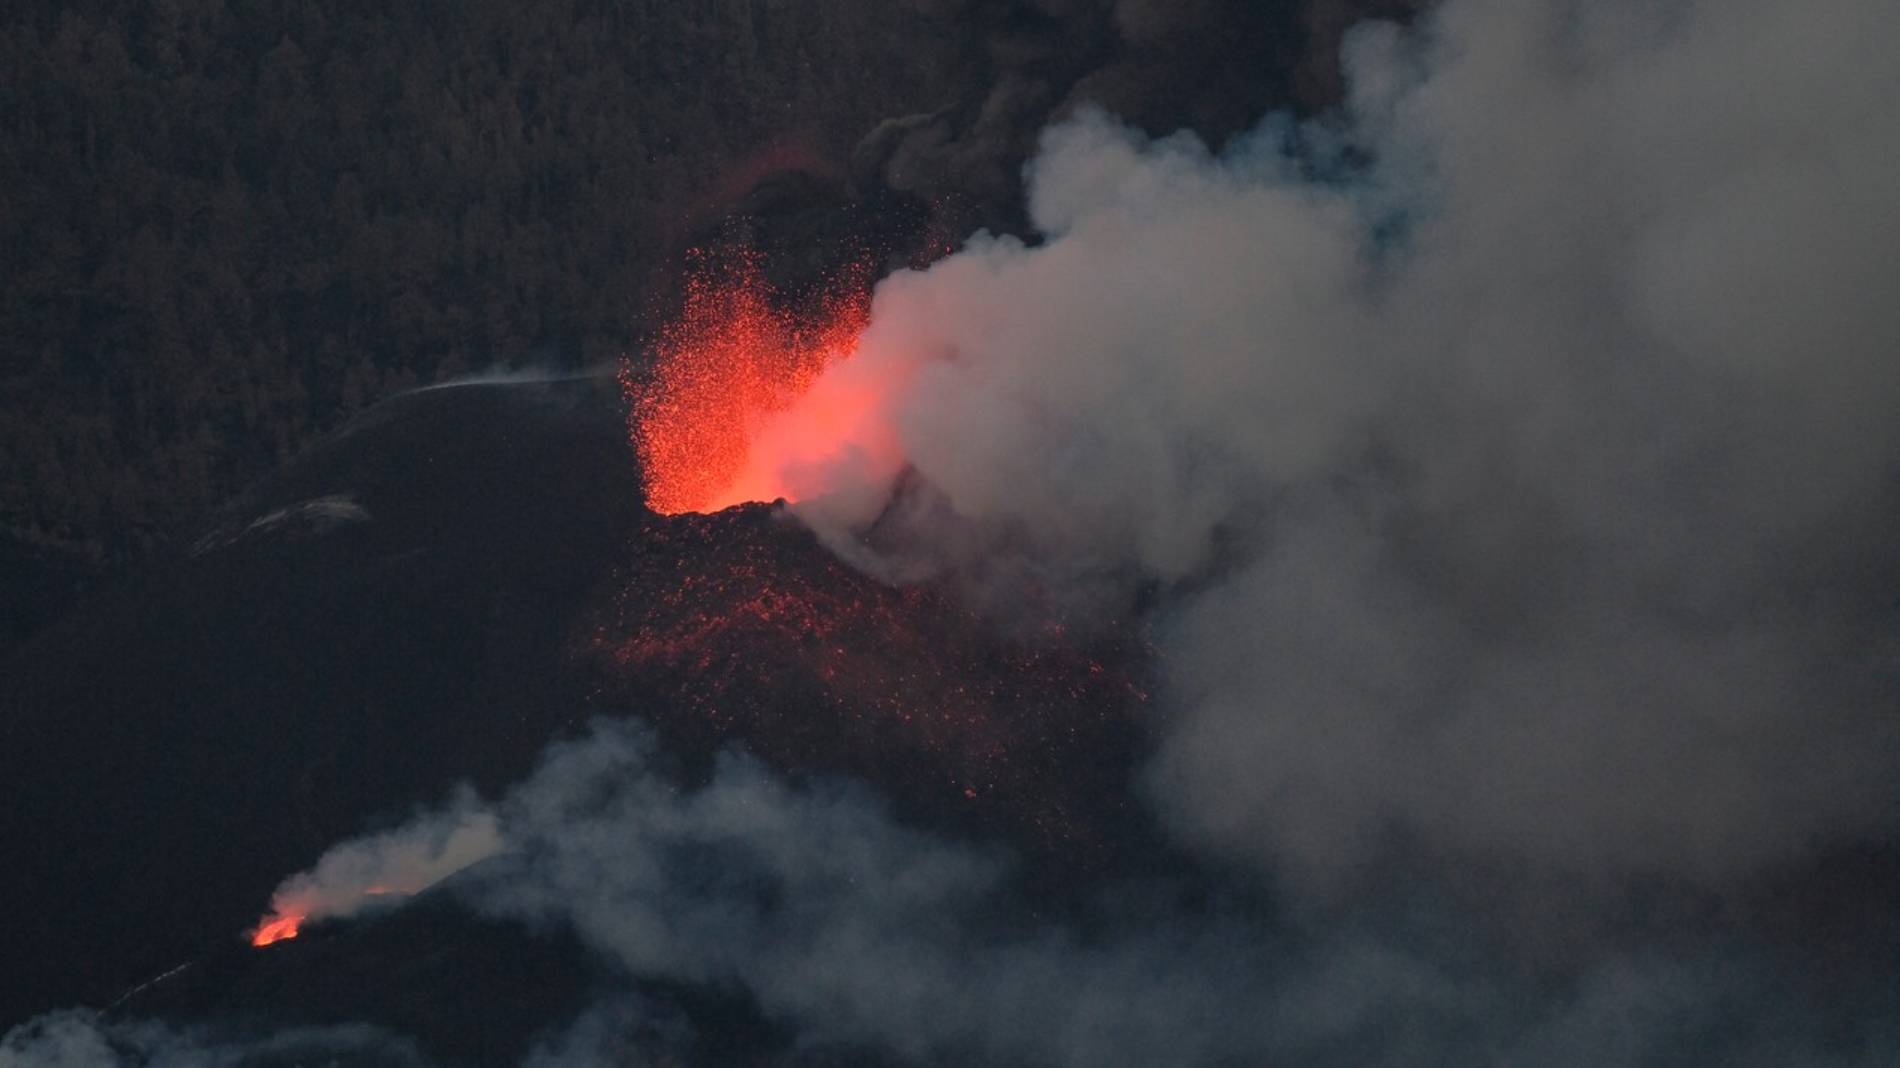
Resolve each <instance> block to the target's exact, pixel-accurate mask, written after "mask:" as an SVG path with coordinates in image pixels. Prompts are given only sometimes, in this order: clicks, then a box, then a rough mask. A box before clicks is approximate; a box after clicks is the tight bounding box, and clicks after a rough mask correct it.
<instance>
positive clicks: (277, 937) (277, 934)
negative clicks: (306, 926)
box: [251, 912, 304, 947]
mask: <svg viewBox="0 0 1900 1068" xmlns="http://www.w3.org/2000/svg"><path fill="white" fill-rule="evenodd" d="M303 920H304V917H303V913H301V912H287V913H280V914H278V915H275V916H271V917H269V918H268V919H266V920H265V921H264V922H263V923H260V924H258V925H257V930H255V931H252V932H251V945H254V946H258V947H263V946H268V945H270V944H272V943H273V942H288V941H290V940H291V939H293V938H295V937H297V929H298V928H300V927H302V926H303Z"/></svg>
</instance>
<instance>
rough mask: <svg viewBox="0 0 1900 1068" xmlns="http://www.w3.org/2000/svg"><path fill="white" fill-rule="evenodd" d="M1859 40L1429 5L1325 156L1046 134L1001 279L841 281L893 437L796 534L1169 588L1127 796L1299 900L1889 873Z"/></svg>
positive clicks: (1365, 88) (1305, 143)
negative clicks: (1159, 679) (1869, 839)
mask: <svg viewBox="0 0 1900 1068" xmlns="http://www.w3.org/2000/svg"><path fill="white" fill-rule="evenodd" d="M1896 39H1900V9H1897V8H1895V7H1893V6H1892V5H1887V4H1878V3H1872V2H1868V0H1823V2H1819V3H1813V4H1800V5H1793V4H1787V3H1781V2H1771V0H1744V2H1740V3H1729V4H1719V5H1718V4H1708V3H1671V4H1661V5H1658V4H1651V3H1636V2H1625V0H1612V2H1609V3H1596V4H1576V3H1567V2H1558V0H1540V2H1533V3H1521V2H1512V3H1504V2H1494V0H1453V2H1451V3H1448V4H1446V5H1445V6H1444V7H1443V8H1442V9H1439V10H1438V11H1436V12H1435V13H1434V14H1432V15H1431V16H1429V17H1427V18H1425V19H1424V20H1422V21H1421V23H1420V25H1419V26H1418V27H1417V28H1416V30H1415V31H1399V30H1396V29H1393V28H1390V27H1386V28H1380V27H1376V26H1375V27H1370V28H1364V29H1362V30H1360V31H1359V32H1357V33H1356V34H1355V35H1354V36H1353V37H1352V38H1351V41H1350V47H1349V50H1348V71H1349V73H1350V76H1351V84H1352V94H1351V107H1350V109H1349V112H1348V114H1347V116H1346V117H1345V118H1344V119H1343V120H1340V121H1335V122H1331V123H1328V124H1324V125H1313V126H1305V127H1301V126H1296V125H1293V124H1290V123H1286V122H1277V121H1269V122H1268V123H1266V124H1264V125H1263V126H1262V127H1260V128H1259V129H1258V130H1257V131H1256V132H1255V133H1253V134H1252V135H1251V136H1249V137H1247V138H1244V139H1241V140H1239V141H1237V142H1236V143H1234V144H1232V145H1230V146H1229V148H1228V149H1227V150H1226V151H1225V152H1224V153H1223V154H1221V155H1220V156H1218V157H1216V156H1214V155H1212V154H1210V153H1209V152H1208V151H1207V150H1205V149H1204V148H1203V147H1202V146H1201V144H1200V143H1199V142H1198V141H1197V140H1195V139H1194V138H1192V137H1191V136H1177V137H1174V138H1169V139H1166V140H1162V141H1149V140H1147V139H1145V138H1143V137H1141V136H1139V135H1136V134H1133V133H1131V132H1129V131H1127V130H1125V129H1123V128H1121V127H1120V126H1118V125H1117V124H1116V123H1115V122H1113V121H1111V120H1109V119H1106V118H1103V117H1099V116H1096V117H1084V118H1081V119H1079V120H1077V121H1073V122H1070V123H1068V124H1065V125H1063V126H1060V127H1057V128H1055V129H1053V130H1051V131H1050V132H1049V133H1048V134H1047V136H1046V137H1045V139H1044V145H1043V151H1042V153H1041V155H1040V156H1039V157H1038V158H1037V159H1036V160H1035V161H1034V163H1033V165H1032V169H1031V171H1030V182H1029V195H1030V211H1031V216H1032V219H1033V221H1034V223H1035V226H1036V227H1037V228H1038V229H1039V230H1040V231H1041V232H1042V233H1043V234H1044V235H1045V239H1044V240H1043V241H1042V242H1041V243H1039V244H1034V245H1025V244H1023V243H1021V242H1018V241H1016V240H1014V239H1009V238H1002V239H990V238H978V239H977V240H975V241H973V242H971V244H970V246H969V247H968V248H967V249H966V250H965V251H963V252H961V253H960V254H958V255H955V256H953V257H951V258H949V259H947V260H945V261H943V262H941V263H939V264H937V265H935V266H934V267H932V268H931V269H930V270H928V271H926V272H923V273H910V274H903V275H899V276H897V277H894V278H891V279H889V280H888V281H886V282H885V283H884V284H883V285H882V286H881V288H880V289H879V291H878V293H877V296H876V301H875V306H874V309H873V317H872V321H871V324H870V327H869V329H868V331H867V332H866V333H865V335H864V338H863V341H862V346H861V349H860V353H859V355H858V357H857V358H856V359H854V360H853V361H850V362H848V363H846V364H843V365H840V366H839V367H838V368H837V369H836V370H835V371H834V373H833V377H834V379H836V385H837V386H838V388H840V389H859V388H861V384H862V382H864V381H867V380H869V381H874V382H876V383H878V388H880V389H883V390H884V391H886V392H887V393H888V394H889V398H890V399H889V400H888V402H887V404H886V405H885V407H884V408H883V409H882V412H881V416H880V418H879V419H878V420H877V421H875V422H873V423H872V424H870V425H868V426H867V427H866V428H865V429H864V431H863V432H862V433H861V434H860V440H859V447H856V448H852V449H847V450H844V452H843V453H841V455H840V457H839V459H838V461H837V462H836V463H834V464H831V465H829V466H826V465H819V466H816V467H812V466H809V465H807V466H806V467H803V468H801V469H800V470H799V472H797V473H798V475H799V476H800V477H802V478H803V479H804V482H803V487H804V492H803V493H801V496H802V497H803V498H806V503H804V504H802V505H801V509H802V511H803V513H804V514H805V515H806V517H807V518H808V519H809V520H810V521H811V522H812V523H813V524H814V525H816V526H818V527H819V528H820V529H822V530H825V531H827V532H828V533H829V534H831V535H832V536H833V538H834V540H835V541H836V542H838V543H839V544H841V545H843V544H850V543H851V542H852V540H853V539H854V538H856V537H857V536H858V535H860V534H861V533H862V532H864V531H866V530H867V529H869V528H871V526H872V523H873V520H876V519H878V518H879V517H880V515H881V516H882V519H881V521H879V522H878V524H877V527H876V531H875V533H876V534H877V538H878V539H879V541H880V542H881V544H883V545H884V546H885V549H886V552H887V553H888V552H891V551H893V550H892V548H891V547H892V546H893V544H895V546H896V550H898V551H899V555H902V554H905V553H908V554H909V555H912V556H915V555H918V554H923V555H931V554H935V555H937V556H940V557H944V558H947V559H950V560H951V561H952V562H953V563H956V562H957V559H956V558H957V557H959V556H967V555H968V554H967V552H966V550H965V549H964V548H963V546H965V545H968V544H980V545H982V546H984V547H985V550H986V551H988V550H990V549H993V548H994V546H995V545H997V544H999V543H1001V542H1005V541H1006V542H1007V543H1008V544H1011V545H1013V546H1017V547H1018V548H1021V547H1024V546H1027V547H1028V548H1027V549H1026V551H1025V552H1024V555H1025V556H1026V557H1027V558H1028V560H1029V561H1030V562H1031V564H1032V565H1034V566H1037V567H1038V568H1039V569H1040V571H1041V573H1042V574H1043V575H1044V576H1045V577H1046V575H1047V574H1049V573H1057V574H1061V573H1069V574H1074V575H1097V576H1099V575H1103V574H1109V575H1116V574H1120V575H1134V576H1136V577H1138V578H1147V579H1150V580H1158V581H1159V582H1161V583H1162V584H1163V585H1164V587H1165V588H1167V589H1170V590H1172V591H1173V593H1172V595H1171V596H1169V597H1168V598H1167V600H1166V603H1167V604H1168V606H1169V607H1168V608H1167V610H1166V615H1165V635H1164V637H1165V638H1166V640H1165V642H1164V648H1165V650H1166V651H1167V652H1168V655H1169V662H1168V665H1167V667H1168V670H1169V672H1170V674H1171V677H1172V679H1173V682H1172V685H1171V687H1170V692H1169V693H1168V694H1167V695H1165V696H1168V697H1169V698H1170V699H1171V700H1170V701H1169V702H1168V704H1169V706H1170V707H1171V708H1172V709H1173V713H1172V716H1171V718H1170V719H1169V720H1168V721H1167V722H1166V723H1164V724H1162V725H1161V726H1162V730H1163V733H1164V741H1163V744H1162V748H1161V752H1160V754H1159V757H1158V759H1157V761H1156V762H1155V765H1154V768H1153V775H1152V780H1151V783H1152V787H1153V797H1154V800H1155V802H1156V804H1158V805H1159V806H1160V809H1161V811H1162V812H1163V813H1164V815H1165V816H1166V818H1167V819H1168V820H1169V821H1170V822H1171V824H1172V825H1173V826H1174V827H1176V828H1178V829H1179V830H1180V831H1181V832H1182V833H1183V834H1185V835H1186V836H1188V837H1189V838H1191V839H1193V840H1195V841H1198V842H1200V843H1203V844H1204V845H1206V846H1208V847H1210V848H1213V849H1216V850H1220V851H1223V852H1226V853H1230V854H1233V855H1237V856H1240V857H1243V858H1247V859H1249V860H1251V861H1253V862H1256V863H1257V864H1258V865H1260V866H1261V867H1262V868H1263V869H1265V870H1268V871H1273V872H1279V873H1285V874H1290V875H1293V876H1295V877H1296V878H1300V879H1302V880H1305V881H1308V882H1310V883H1312V884H1313V885H1316V886H1323V885H1329V884H1331V882H1332V881H1333V880H1334V879H1335V878H1336V877H1337V876H1339V875H1340V874H1342V873H1344V872H1348V871H1351V870H1353V869H1355V868H1356V867H1357V866H1359V865H1362V864H1363V863H1365V862H1367V861H1369V860H1371V859H1374V857H1375V856H1376V855H1377V854H1379V853H1381V852H1382V851H1385V850H1388V849H1391V848H1404V849H1413V850H1416V849H1423V850H1425V851H1427V852H1428V853H1430V854H1433V855H1442V854H1450V855H1458V856H1463V857H1468V858H1474V859H1482V858H1491V859H1494V860H1500V861H1506V862H1517V861H1521V860H1528V861H1530V862H1531V863H1532V864H1533V865H1534V866H1538V867H1546V868H1552V869H1560V870H1567V871H1574V872H1588V873H1596V874H1603V875H1608V876H1610V877H1617V876H1622V875H1634V874H1662V875H1687V876H1693V877H1695V878H1697V879H1704V880H1720V879H1723V878H1726V877H1729V876H1733V875H1736V874H1739V873H1744V872H1748V871H1752V870H1756V869H1758V868H1760V867H1762V866H1765V865H1772V864H1774V863H1776V862H1779V861H1784V860H1788V859H1790V858H1793V857H1796V856H1799V855H1801V854H1802V853H1803V851H1805V850H1807V849H1809V848H1810V847H1813V846H1815V845H1817V844H1823V845H1824V844H1827V843H1830V842H1840V841H1851V840H1855V839H1857V838H1860V837H1863V836H1868V835H1878V834H1881V833H1884V832H1886V831H1887V830H1889V829H1890V828H1891V825H1892V820H1893V816H1894V813H1895V805H1896V803H1900V775H1896V770H1900V768H1897V767H1896V765H1900V717H1895V716H1894V714H1893V710H1894V707H1895V682H1896V677H1897V675H1896V672H1897V670H1900V631H1897V630H1896V627H1895V617H1894V593H1895V589H1896V579H1900V569H1897V568H1896V563H1897V561H1896V558H1895V555H1894V554H1893V552H1892V551H1891V544H1890V541H1891V539H1890V532H1891V530H1892V529H1893V524H1894V522H1895V520H1896V519H1897V518H1900V510H1897V509H1896V494H1895V482H1894V473H1895V468H1894V460H1895V458H1896V433H1900V422H1897V421H1896V420H1895V419H1894V413H1895V412H1900V359H1897V358H1896V357H1897V356H1900V305H1897V304H1896V303H1895V302H1894V301H1893V300H1892V299H1891V294H1892V292H1893V289H1894V286H1895V284H1896V283H1897V282H1900V187H1896V186H1895V185H1894V183H1893V182H1892V181H1891V177H1890V176H1891V175H1892V174H1893V173H1894V171H1895V168H1896V166H1900V124H1895V123H1893V122H1891V121H1889V120H1888V117H1887V115H1886V110H1887V108H1888V106H1889V103H1890V101H1892V100H1893V99H1895V94H1896V92H1897V91H1900V68H1897V67H1895V65H1894V64H1892V63H1890V62H1887V61H1886V60H1885V59H1883V56H1882V49H1883V47H1884V42H1890V41H1893V40H1896ZM830 385H831V384H830V383H826V382H822V381H821V383H820V384H819V386H818V388H817V389H816V390H815V391H814V396H816V397H818V398H820V399H822V398H823V396H824V394H825V392H826V390H827V388H828V387H829V386H830ZM800 417H801V415H800V412H799V411H797V410H794V411H792V412H791V413H790V414H789V415H788V416H787V419H788V420H791V421H794V422H795V421H796V420H797V419H799V418H800ZM867 457H888V458H894V459H892V460H889V461H887V462H884V463H881V464H870V465H867V464H866V463H865V459H866V458H867ZM900 461H901V462H900ZM901 466H907V467H908V468H910V469H911V470H913V471H914V473H915V475H917V476H919V477H917V478H915V479H907V480H905V481H904V483H903V484H904V485H905V486H907V487H910V488H911V489H912V490H913V491H914V489H915V486H916V485H918V484H922V485H924V486H926V487H927V488H928V489H927V491H926V494H925V495H926V496H930V497H931V500H930V503H929V507H928V509H927V510H928V513H929V515H930V518H931V521H930V522H928V523H916V524H911V525H910V526H909V527H908V528H905V529H904V531H903V534H902V536H901V537H898V536H894V535H893V533H892V531H893V528H894V527H902V524H901V523H900V522H899V521H898V520H900V519H901V513H902V511H903V510H902V509H901V508H900V509H896V510H888V509H887V503H886V502H887V501H888V499H889V497H890V489H891V486H892V485H893V483H894V482H895V480H896V476H897V474H898V471H899V469H900V467H901ZM823 490H837V491H839V492H836V493H834V494H833V495H832V496H830V497H829V498H827V499H821V500H811V499H810V498H811V497H812V496H813V495H814V493H818V492H819V491H823ZM911 496H913V497H914V496H916V494H915V493H914V492H913V493H912V494H911ZM912 506H913V507H919V506H916V505H915V504H914V502H913V504H912ZM946 514H949V515H954V516H956V517H960V519H961V522H960V523H958V524H946V523H944V522H943V516H945V515H946ZM973 531H974V532H976V533H972V532H973ZM985 531H988V532H992V533H995V532H1007V537H1002V536H984V535H983V533H982V532H985ZM959 566H970V563H969V561H968V560H964V561H962V562H961V564H960V565H959ZM982 566H984V567H988V568H995V567H996V566H998V565H997V563H996V561H995V560H994V559H985V560H984V561H983V562H982Z"/></svg>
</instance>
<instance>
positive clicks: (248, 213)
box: [0, 0, 966, 561]
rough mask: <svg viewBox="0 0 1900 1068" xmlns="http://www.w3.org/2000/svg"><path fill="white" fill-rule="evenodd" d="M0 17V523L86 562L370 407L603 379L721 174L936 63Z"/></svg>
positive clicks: (863, 4) (658, 40)
mask: <svg viewBox="0 0 1900 1068" xmlns="http://www.w3.org/2000/svg"><path fill="white" fill-rule="evenodd" d="M7 10H8V13H7V14H6V15H5V16H4V17H3V21H0V392H3V393H4V396H5V401H6V403H5V405H4V412H0V466H3V467H4V469H5V470H6V472H7V477H6V478H5V479H4V480H0V530H4V532H5V535H6V536H7V538H8V539H10V540H13V541H16V542H26V543H29V544H36V545H39V546H41V547H42V548H46V549H57V550H63V551H67V552H76V553H78V554H79V555H82V556H84V557H88V558H91V559H93V560H94V561H109V560H113V559H124V558H127V557H130V556H136V555H138V554H139V553H140V552H141V551H142V550H143V549H145V548H148V547H150V546H151V545H153V544H155V543H156V542H158V541H159V540H161V539H163V538H165V537H166V536H167V535H168V533H170V532H171V531H172V530H173V528H174V526H175V524H176V523H177V522H178V521H180V520H181V518H183V517H185V516H188V515H190V514H192V513H193V512H195V511H196V510H198V509H200V508H202V507H203V506H204V505H205V504H206V503H207V502H210V501H212V500H214V499H217V498H219V497H221V496H223V495H227V494H229V493H231V492H232V491H234V490H235V489H237V488H239V487H241V486H242V485H243V484H245V483H246V482H248V481H249V480H251V479H253V478H256V477H257V476H259V475H260V474H261V473H262V472H264V471H266V470H268V469H270V467H272V466H273V465H274V464H276V463H277V462H279V461H281V460H282V459H283V458H284V457H285V456H287V455H288V454H289V453H291V452H292V451H294V450H295V449H297V448H298V447H299V446H300V445H301V444H303V443H305V442H307V441H309V440H310V439H311V437H312V436H313V434H315V433H317V432H319V431H321V430H323V429H324V428H326V427H329V426H333V425H335V424H336V423H338V422H339V421H341V420H342V419H344V418H347V416H348V415H349V414H350V413H351V412H353V411H355V410H358V409H359V408H360V407H361V406H363V405H364V404H365V403H367V402H369V401H371V400H374V399H375V398H377V397H379V396H382V395H385V394H387V393H389V392H391V391H393V390H396V389H400V388H402V387H405V386H409V385H413V384H416V383H423V382H429V381H435V380H440V379H442V378H445V377H448V376H452V375H456V374H461V373H466V372H470V371H477V370H485V369H489V368H497V367H522V366H533V367H557V368H558V367H573V366H577V365H583V364H591V363H594V362H597V361H601V360H603V359H609V358H612V357H613V356H615V355H616V354H617V353H618V352H620V351H621V350H622V349H623V348H624V347H625V346H627V345H628V344H630V343H631V342H632V340H633V339H634V338H635V336H636V335H637V334H638V332H639V329H640V325H641V324H640V322H639V320H640V318H641V316H642V314H643V313H644V312H645V311H646V310H647V309H646V308H645V307H644V306H643V303H642V302H643V297H642V284H643V282H644V280H645V279H646V277H647V276H648V275H650V274H651V273H652V272H653V271H654V270H655V268H656V267H657V266H658V265H659V264H660V263H661V262H662V260H663V259H664V257H666V256H667V255H668V254H669V251H670V250H671V248H672V245H673V244H674V243H676V241H677V240H678V238H679V237H680V235H681V234H682V233H684V232H685V231H686V230H687V229H688V228H689V227H690V226H691V225H692V224H693V223H694V222H695V215H696V213H704V212H705V211H707V210H710V208H711V207H713V206H714V205H713V203H712V201H713V199H715V198H717V197H718V196H721V195H728V196H729V195H731V192H729V191H724V190H722V189H721V188H720V186H721V183H722V182H728V181H730V178H729V176H730V175H731V174H732V173H733V172H734V171H735V169H738V168H741V167H742V165H744V164H745V162H746V161H747V160H748V159H751V158H756V157H758V156H759V155H760V154H761V153H763V154H765V155H766V156H768V157H772V158H774V159H776V160H779V161H784V160H791V161H793V162H795V163H797V164H799V165H801V166H805V167H814V168H824V167H834V168H837V169H838V170H840V171H841V170H842V168H843V164H844V162H845V160H846V159H847V157H848V155H849V150H850V148H851V146H852V145H853V144H854V143H855V141H856V140H857V139H858V138H859V137H861V136H862V135H863V134H864V132H865V131H866V130H868V129H869V128H870V127H871V126H873V125H874V124H875V123H876V121H877V120H878V119H880V118H882V117H884V116H888V115H892V114H902V113H905V112H909V111H914V110H922V109H930V108H934V107H938V106H940V104H941V98H943V97H945V96H947V95H949V94H950V92H951V90H950V89H949V87H948V83H949V81H950V79H951V78H952V77H953V76H963V74H964V73H965V70H964V68H965V66H966V65H965V64H962V63H960V61H959V48H961V47H962V45H961V44H960V43H959V42H958V41H956V40H954V39H952V37H951V36H950V35H948V34H946V33H945V32H944V28H943V27H942V26H940V25H931V24H926V23H923V22H921V21H919V20H918V19H917V17H916V16H914V15H913V14H910V13H909V12H908V10H907V9H906V8H905V6H904V5H901V4H891V3H886V2H883V0H828V2H823V3H793V4H785V3H777V2H770V0H722V2H717V3H691V4H682V3H678V2H675V0H550V2H546V3H532V4H523V3H519V2H516V0H422V2H416V3H403V4H367V3H344V4H319V3H312V2H307V0H246V2H243V3H238V2H226V0H96V2H92V3H84V4H78V5H72V4H65V3H53V2H50V0H22V2H20V3H17V4H10V5H8V9H7ZM743 191H744V190H743V189H739V190H737V192H743Z"/></svg>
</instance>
